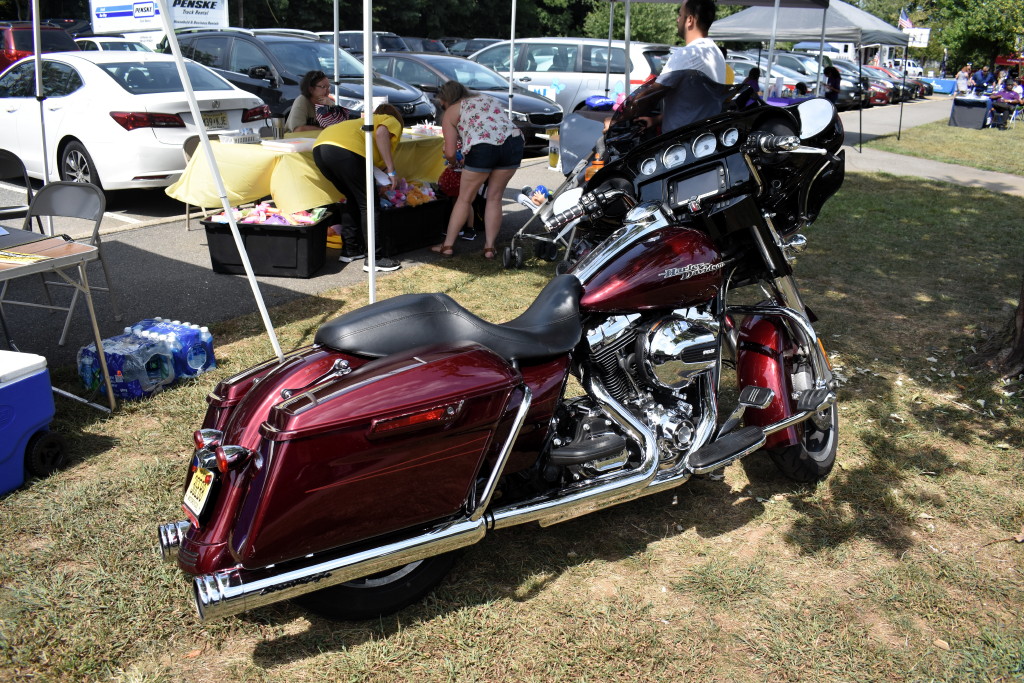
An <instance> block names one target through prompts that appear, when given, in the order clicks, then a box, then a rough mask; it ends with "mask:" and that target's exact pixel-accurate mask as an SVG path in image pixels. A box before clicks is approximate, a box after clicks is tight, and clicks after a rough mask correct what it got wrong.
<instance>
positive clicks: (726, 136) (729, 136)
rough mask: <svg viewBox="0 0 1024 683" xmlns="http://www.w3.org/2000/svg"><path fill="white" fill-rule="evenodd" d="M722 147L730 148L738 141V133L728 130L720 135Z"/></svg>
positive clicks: (732, 129) (731, 129)
mask: <svg viewBox="0 0 1024 683" xmlns="http://www.w3.org/2000/svg"><path fill="white" fill-rule="evenodd" d="M720 139H721V140H722V145H723V146H725V147H732V146H733V145H735V144H736V143H737V142H739V141H740V132H739V131H738V130H736V129H735V128H730V129H728V130H727V131H725V132H724V133H722V135H721V138H720Z"/></svg>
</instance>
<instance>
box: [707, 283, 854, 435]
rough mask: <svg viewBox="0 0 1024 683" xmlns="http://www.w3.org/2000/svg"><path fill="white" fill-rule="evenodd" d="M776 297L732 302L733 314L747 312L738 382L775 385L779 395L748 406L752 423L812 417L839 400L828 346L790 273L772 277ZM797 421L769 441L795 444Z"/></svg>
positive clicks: (739, 341) (730, 311)
mask: <svg viewBox="0 0 1024 683" xmlns="http://www.w3.org/2000/svg"><path fill="white" fill-rule="evenodd" d="M771 288H772V290H773V297H772V298H773V299H774V303H773V304H770V305H765V304H762V305H757V306H730V307H729V308H728V309H727V311H726V312H727V313H728V314H729V315H731V316H744V320H743V323H742V324H741V325H740V328H739V334H738V339H737V349H736V377H737V381H738V383H739V386H740V388H741V389H742V388H743V387H745V386H757V387H765V388H767V389H771V390H772V391H773V392H774V394H775V399H774V400H772V402H771V403H770V404H769V405H768V406H767V407H765V408H763V409H752V410H748V411H747V412H746V414H745V416H744V420H745V422H746V424H748V425H756V426H759V427H768V426H771V425H778V424H779V423H784V424H785V423H788V422H789V421H792V420H796V419H797V418H798V417H799V415H800V414H802V413H807V416H808V418H809V419H814V418H815V416H816V415H817V414H818V413H819V412H820V411H821V410H823V409H825V408H827V407H828V406H829V405H831V404H832V403H834V401H835V393H834V391H835V381H834V376H833V374H832V370H831V367H830V366H829V363H828V358H827V357H826V356H825V352H824V348H823V347H822V345H821V343H820V341H819V340H818V337H817V333H816V332H815V331H814V327H813V326H812V325H811V321H810V319H809V318H808V314H807V309H806V308H805V307H804V305H803V302H802V301H801V299H800V294H799V291H798V290H797V288H796V284H795V283H794V282H793V279H792V277H790V276H788V275H786V276H782V277H778V278H775V279H774V280H773V281H772V282H771ZM792 425H795V421H794V422H792V423H790V426H786V427H785V428H783V429H779V430H778V431H774V432H773V433H771V434H769V435H768V440H767V442H766V444H765V445H766V447H768V448H777V447H784V446H791V445H795V444H797V443H798V442H799V434H798V433H797V430H796V428H795V426H792Z"/></svg>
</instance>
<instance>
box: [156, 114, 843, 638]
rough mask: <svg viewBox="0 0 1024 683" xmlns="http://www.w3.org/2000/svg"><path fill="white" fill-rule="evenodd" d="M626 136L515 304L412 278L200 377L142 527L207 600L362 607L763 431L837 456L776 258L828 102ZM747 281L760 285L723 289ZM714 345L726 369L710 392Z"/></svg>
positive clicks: (220, 609)
mask: <svg viewBox="0 0 1024 683" xmlns="http://www.w3.org/2000/svg"><path fill="white" fill-rule="evenodd" d="M627 137H628V136H626V137H623V138H620V139H618V140H615V139H610V140H609V148H610V149H613V150H615V149H616V146H618V150H617V152H616V154H617V155H618V156H617V158H616V159H615V160H614V161H613V162H612V163H610V164H608V165H607V166H606V167H605V168H604V169H603V170H602V171H601V172H599V173H597V174H596V175H594V176H593V177H592V178H591V179H590V181H587V182H585V183H584V182H583V181H582V180H580V181H579V183H578V184H579V187H576V188H570V189H569V190H568V191H565V192H563V193H562V195H561V196H560V197H559V199H558V201H556V202H555V203H554V204H555V205H554V206H553V207H550V208H549V209H548V212H547V215H545V217H544V220H545V223H546V224H547V225H548V226H550V227H552V228H557V227H560V226H563V225H566V224H568V223H569V222H570V221H577V227H576V231H577V234H578V235H579V236H580V239H579V240H578V242H577V243H578V244H579V245H582V246H581V247H580V251H579V254H578V255H579V259H578V260H576V261H575V262H574V263H573V265H571V267H569V268H568V272H565V273H562V274H559V275H557V276H556V277H555V278H554V279H553V280H551V282H550V283H549V284H548V285H547V286H546V287H545V288H544V290H543V291H542V292H541V293H540V295H539V296H538V297H537V299H536V300H535V301H534V302H533V303H532V304H531V305H530V307H529V308H528V309H527V310H526V311H525V312H524V313H523V314H522V315H520V316H519V317H518V318H516V319H514V320H512V321H510V322H507V323H503V324H493V323H489V322H486V321H484V320H481V319H480V318H478V317H476V316H475V315H473V314H472V313H471V312H469V311H467V310H466V309H464V308H462V307H461V306H459V304H457V303H456V302H455V301H453V300H452V299H451V298H449V297H448V296H445V295H443V294H406V295H402V296H398V297H395V298H393V299H388V300H385V301H381V302H377V303H374V304H371V305H369V306H366V307H364V308H362V309H359V310H356V311H353V312H351V313H347V314H345V315H342V316H341V317H339V318H336V319H335V320H332V321H330V322H328V323H326V324H325V325H323V326H322V327H321V328H320V329H319V330H318V331H317V333H316V336H315V341H314V343H313V345H312V346H309V347H306V348H302V349H299V350H298V351H296V352H294V353H292V354H291V355H289V356H287V357H286V358H285V359H284V360H283V361H280V362H279V361H278V360H277V359H274V360H272V361H269V362H266V363H263V364H261V365H258V366H256V367H253V368H251V369H249V370H246V371H244V372H242V373H240V374H238V375H235V376H234V377H232V378H230V379H228V380H225V381H223V382H221V383H220V384H219V385H218V386H217V387H216V389H215V390H214V391H213V393H211V394H210V396H209V397H208V402H209V409H208V411H207V413H206V418H205V420H204V422H203V425H202V428H201V429H199V430H198V431H196V432H195V451H194V454H193V457H192V461H191V466H190V467H189V471H188V474H187V476H186V479H185V487H184V505H183V506H182V507H183V509H184V511H185V513H186V515H187V518H188V519H187V520H182V521H177V522H171V523H168V524H164V525H162V526H161V527H160V529H159V535H160V544H161V550H162V551H163V554H164V557H165V558H168V559H174V560H176V561H177V563H178V565H179V566H180V567H181V569H183V570H184V571H185V572H187V573H188V574H191V575H193V576H194V578H193V592H194V597H195V603H196V606H197V608H198V611H199V614H200V616H201V617H202V618H207V619H208V618H219V617H224V616H227V615H232V614H237V613H240V612H242V611H245V610H250V609H253V608H256V607H260V606H262V605H267V604H269V603H273V602H277V601H280V600H285V599H293V598H296V599H298V601H299V602H300V603H301V604H303V605H305V606H307V607H308V608H309V609H312V610H315V611H317V612H320V613H322V614H326V615H328V616H332V617H335V618H345V619H360V618H368V617H372V616H376V615H380V614H385V613H388V612H392V611H395V610H398V609H400V608H402V607H404V606H406V605H408V604H410V603H411V602H414V601H416V600H418V599H420V598H421V597H422V596H424V595H425V594H426V593H427V592H429V591H430V590H431V589H432V588H433V587H434V586H435V585H436V584H437V583H438V582H440V581H441V579H442V578H443V577H444V575H445V574H446V573H447V571H448V570H449V569H450V567H451V566H452V564H453V562H454V559H455V557H456V555H457V551H458V550H459V549H461V548H465V547H467V546H470V545H472V544H474V543H477V542H478V541H480V540H481V539H482V538H483V537H484V535H485V534H486V533H488V532H490V531H494V530H497V529H501V528H503V527H508V526H513V525H517V524H524V523H527V522H538V523H540V524H541V525H542V526H546V525H550V524H555V523H558V522H561V521H564V520H568V519H572V518H575V517H578V516H581V515H584V514H587V513H589V512H592V511H595V510H599V509H602V508H605V507H608V506H611V505H615V504H617V503H622V502H624V501H628V500H632V499H635V498H638V497H641V496H646V495H649V494H653V493H658V492H662V491H666V490H668V489H670V488H673V487H676V486H679V485H680V484H682V483H684V482H685V481H687V480H688V479H689V478H690V477H692V476H694V475H701V474H707V473H714V472H716V471H717V470H720V469H722V468H723V467H725V466H726V465H729V464H730V463H732V462H735V461H736V460H738V459H739V458H743V457H745V456H748V455H751V454H753V453H755V452H759V451H762V452H764V453H766V454H767V455H768V456H770V457H771V458H772V460H774V462H775V463H776V464H777V465H778V467H779V468H780V469H781V470H782V471H783V472H784V473H785V474H786V475H788V476H789V477H792V478H793V479H796V480H798V481H805V482H812V481H816V480H818V479H821V478H823V477H825V476H826V475H827V474H828V473H829V472H830V470H831V469H832V465H833V462H834V459H835V455H836V441H837V430H838V421H837V408H836V406H835V400H836V393H835V392H836V387H835V381H834V378H833V375H832V372H831V370H830V367H829V364H828V360H827V357H826V354H825V352H824V349H823V347H822V346H821V344H820V342H819V341H818V338H817V335H816V333H815V331H814V328H813V327H812V323H813V321H814V316H813V314H812V313H811V312H810V311H809V310H808V309H807V307H806V306H805V305H804V304H803V303H802V302H801V299H800V295H799V293H798V291H797V287H796V284H795V282H794V280H793V277H792V269H791V266H790V261H791V259H792V255H793V253H794V252H796V251H797V250H799V248H800V247H801V246H802V245H803V244H804V242H805V240H804V238H803V237H802V236H801V235H799V234H798V233H797V231H798V230H799V229H800V228H801V227H803V226H806V225H808V224H810V223H811V222H812V221H813V220H814V219H815V218H816V217H817V215H818V213H819V211H820V209H821V207H822V205H823V204H824V202H825V201H826V200H827V199H828V198H829V197H830V196H831V195H832V194H833V193H834V192H835V191H836V190H837V189H838V188H839V186H840V185H841V184H842V180H843V170H844V158H843V154H842V152H841V151H840V147H841V144H842V138H843V129H842V125H841V123H840V121H839V119H838V117H837V116H836V115H835V111H834V109H833V108H832V105H831V104H829V103H827V102H826V101H824V100H821V99H815V100H808V101H806V102H803V103H801V104H798V105H793V106H790V107H786V108H779V107H771V106H763V105H762V106H756V107H754V108H752V109H746V110H737V111H727V112H726V113H723V114H720V115H718V116H715V117H713V118H711V119H707V120H705V121H702V122H700V123H699V124H694V125H692V126H690V127H687V128H683V129H680V130H676V131H673V132H671V133H668V134H665V135H661V136H659V137H656V138H654V139H652V140H648V141H646V142H637V141H636V139H635V138H634V139H628V140H627V139H626V138H627ZM613 158H615V157H614V155H613ZM579 175H580V176H581V177H582V174H579ZM573 184H574V183H572V182H570V183H569V185H570V186H571V185H573ZM563 270H564V269H563ZM740 288H747V290H748V291H755V292H758V293H759V294H758V295H757V296H754V297H747V298H746V299H745V300H747V301H758V300H759V299H760V303H755V304H744V305H740V304H737V303H733V301H732V299H733V293H734V290H737V289H740ZM724 369H730V370H732V369H734V372H735V376H736V380H737V382H738V390H737V391H729V392H723V391H722V387H721V383H722V373H723V370H724ZM570 376H572V377H574V378H576V380H578V385H579V386H580V387H582V392H577V393H578V395H570V393H572V392H571V391H567V385H568V380H569V378H570ZM723 393H727V394H729V395H734V396H735V399H734V401H735V403H736V405H735V407H734V408H733V407H728V408H726V409H724V410H723V408H722V406H720V404H719V401H720V398H721V396H722V394H723ZM723 400H724V399H723Z"/></svg>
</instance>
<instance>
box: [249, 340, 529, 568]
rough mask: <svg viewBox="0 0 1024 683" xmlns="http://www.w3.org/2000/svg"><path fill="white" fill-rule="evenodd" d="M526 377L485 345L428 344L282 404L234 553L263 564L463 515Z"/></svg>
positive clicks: (264, 430) (268, 432) (271, 421)
mask: <svg viewBox="0 0 1024 683" xmlns="http://www.w3.org/2000/svg"><path fill="white" fill-rule="evenodd" d="M519 386H521V377H520V376H519V374H518V373H517V372H516V371H515V370H514V369H513V368H512V367H511V366H509V364H508V363H506V362H505V361H504V360H503V359H502V358H500V357H499V356H498V355H497V354H495V353H494V352H493V351H491V350H489V349H487V348H485V347H482V346H480V345H477V344H467V345H465V346H463V347H461V348H458V349H453V348H450V347H440V346H437V347H428V348H422V347H421V348H419V349H413V350H410V351H408V352H406V353H399V354H394V355H392V356H389V357H386V358H382V359H379V360H375V361H371V362H369V363H366V364H365V365H364V366H362V367H361V368H359V369H358V370H356V371H355V372H352V373H350V374H348V375H345V376H343V377H339V378H336V379H334V380H332V381H329V382H325V383H322V384H319V385H316V386H314V387H313V388H311V389H309V390H308V391H306V392H304V393H301V394H297V395H296V396H294V397H293V398H290V399H288V400H285V401H283V402H281V403H279V404H278V405H275V406H274V407H273V408H271V409H270V412H269V414H268V416H267V419H266V421H265V422H264V423H263V424H262V425H261V427H260V432H261V435H262V437H263V439H262V444H261V447H260V454H261V456H262V459H263V464H262V467H260V468H259V470H258V471H257V472H255V473H254V476H253V480H252V482H251V483H250V485H249V490H248V492H247V494H246V496H245V500H244V501H243V503H242V505H241V508H240V510H239V512H238V515H237V517H236V521H235V524H234V527H233V529H232V531H231V540H230V547H231V553H232V555H233V556H234V557H235V559H236V560H237V561H238V562H239V563H241V564H242V565H243V566H245V567H248V568H258V567H262V566H266V565H268V564H275V563H278V562H284V561H287V560H290V559H295V558H298V557H302V556H304V555H306V554H308V553H311V552H316V551H320V550H323V549H324V548H336V547H341V546H344V545H348V544H351V543H355V542H358V541H362V540H365V539H368V538H371V537H375V536H380V535H383V534H387V533H391V532H394V531H398V530H400V529H405V528H409V527H414V526H416V525H419V524H423V523H425V522H429V521H433V520H438V519H444V518H446V517H450V516H452V515H454V514H455V513H457V512H458V511H459V510H460V509H461V508H462V507H463V506H464V504H465V502H466V500H467V499H468V497H469V496H470V493H471V489H472V488H473V487H474V486H475V482H476V478H477V476H478V474H479V473H480V470H481V465H482V463H483V461H484V460H485V458H487V457H488V456H489V455H491V454H492V450H493V449H494V448H496V447H497V445H498V444H499V443H500V442H499V439H500V438H501V436H502V435H507V434H508V432H509V429H510V425H511V422H512V420H513V418H514V416H515V411H516V409H517V408H518V404H519V402H520V400H521V392H517V391H514V390H515V388H516V387H519ZM431 411H437V414H439V415H440V417H439V418H438V419H430V420H426V421H423V422H420V423H419V424H416V423H415V419H414V420H410V423H412V424H413V426H414V427H416V428H415V429H414V430H412V431H410V430H406V429H399V430H395V431H394V433H393V434H392V433H389V432H388V431H378V427H379V425H381V424H387V423H388V421H390V420H397V419H401V418H403V417H405V416H410V415H412V416H415V415H421V414H423V415H429V414H433V413H432V412H431ZM402 424H405V423H402ZM427 482H429V488H426V487H425V484H426V483H427Z"/></svg>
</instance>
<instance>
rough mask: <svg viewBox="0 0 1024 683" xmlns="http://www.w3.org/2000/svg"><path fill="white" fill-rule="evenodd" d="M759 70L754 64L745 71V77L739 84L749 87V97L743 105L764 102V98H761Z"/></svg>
mask: <svg viewBox="0 0 1024 683" xmlns="http://www.w3.org/2000/svg"><path fill="white" fill-rule="evenodd" d="M760 81H761V70H760V69H758V68H757V67H756V66H755V67H754V68H753V69H751V70H750V72H749V73H747V77H746V78H744V79H743V82H742V83H741V85H745V86H747V87H748V88H750V99H748V100H747V101H746V102H745V103H744V104H743V106H744V107H751V106H753V105H755V104H764V100H762V99H761V82H760Z"/></svg>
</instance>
